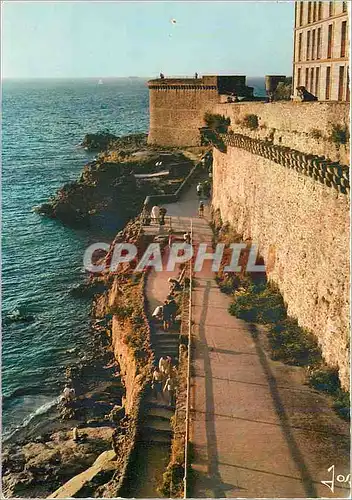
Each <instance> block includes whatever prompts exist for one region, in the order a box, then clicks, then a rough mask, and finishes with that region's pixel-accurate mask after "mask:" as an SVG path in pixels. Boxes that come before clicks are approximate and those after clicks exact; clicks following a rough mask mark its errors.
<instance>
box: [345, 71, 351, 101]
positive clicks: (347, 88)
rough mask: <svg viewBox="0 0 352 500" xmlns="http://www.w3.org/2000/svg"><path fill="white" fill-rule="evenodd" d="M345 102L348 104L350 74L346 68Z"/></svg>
mask: <svg viewBox="0 0 352 500" xmlns="http://www.w3.org/2000/svg"><path fill="white" fill-rule="evenodd" d="M346 101H347V102H350V72H349V68H348V66H347V84H346Z"/></svg>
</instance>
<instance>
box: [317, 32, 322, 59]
mask: <svg viewBox="0 0 352 500" xmlns="http://www.w3.org/2000/svg"><path fill="white" fill-rule="evenodd" d="M320 58H321V28H318V33H317V59H320Z"/></svg>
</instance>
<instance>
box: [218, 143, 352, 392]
mask: <svg viewBox="0 0 352 500" xmlns="http://www.w3.org/2000/svg"><path fill="white" fill-rule="evenodd" d="M213 170H214V172H213V181H214V185H213V207H214V209H219V210H220V213H221V217H222V220H223V222H228V223H230V224H231V226H232V227H234V229H235V230H236V231H237V232H238V233H240V234H241V235H242V236H243V239H244V240H247V239H249V240H252V241H253V242H255V243H257V244H258V245H259V249H260V252H261V254H262V255H263V257H264V259H265V261H266V265H267V274H268V278H269V279H270V280H272V281H273V282H274V283H276V284H277V285H278V286H279V289H280V291H281V293H282V294H283V297H284V300H285V302H286V303H287V306H288V313H289V315H291V316H293V317H295V318H297V319H298V322H299V324H300V325H301V326H302V327H305V328H307V329H309V330H310V331H312V332H313V333H314V334H315V335H316V337H317V339H318V341H319V344H320V346H321V348H322V353H323V357H324V359H325V360H326V362H327V363H328V364H329V365H331V366H337V367H338V369H339V375H340V379H341V383H342V385H343V387H344V388H348V386H349V373H350V369H349V234H350V227H349V196H346V194H343V193H341V192H339V191H338V190H337V189H333V188H332V187H329V186H327V185H324V184H322V183H320V182H317V181H316V180H314V179H313V178H311V177H309V176H307V175H305V174H303V173H300V172H297V171H296V170H293V169H290V168H286V167H285V166H282V165H280V164H278V163H276V162H274V161H272V160H270V159H268V158H264V157H260V156H258V155H255V154H253V153H251V152H249V151H246V150H245V149H242V148H240V147H235V146H231V145H228V147H227V153H226V154H224V153H221V152H220V151H218V150H214V166H213Z"/></svg>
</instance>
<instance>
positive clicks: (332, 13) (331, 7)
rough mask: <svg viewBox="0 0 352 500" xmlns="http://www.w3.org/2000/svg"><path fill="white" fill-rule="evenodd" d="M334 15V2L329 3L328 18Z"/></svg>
mask: <svg viewBox="0 0 352 500" xmlns="http://www.w3.org/2000/svg"><path fill="white" fill-rule="evenodd" d="M333 15H334V2H329V17H331V16H333Z"/></svg>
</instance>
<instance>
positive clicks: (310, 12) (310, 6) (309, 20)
mask: <svg viewBox="0 0 352 500" xmlns="http://www.w3.org/2000/svg"><path fill="white" fill-rule="evenodd" d="M311 22H312V2H308V24H309V23H311Z"/></svg>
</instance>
